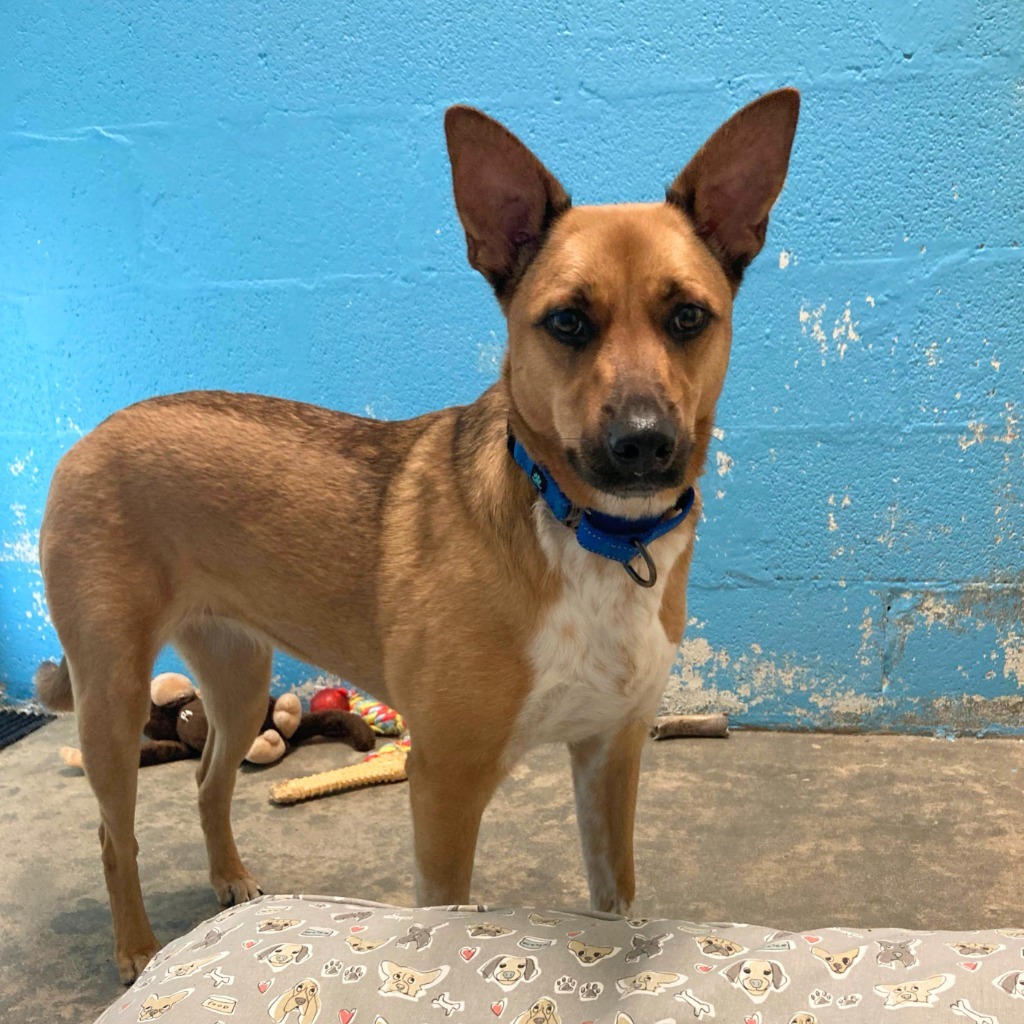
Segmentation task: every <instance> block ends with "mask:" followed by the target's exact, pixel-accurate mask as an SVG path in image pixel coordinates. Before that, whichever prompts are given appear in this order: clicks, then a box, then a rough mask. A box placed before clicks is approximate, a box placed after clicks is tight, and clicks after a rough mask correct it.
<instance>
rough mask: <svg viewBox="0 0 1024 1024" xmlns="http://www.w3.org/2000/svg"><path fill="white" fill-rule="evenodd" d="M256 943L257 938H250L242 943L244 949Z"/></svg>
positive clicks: (250, 947)
mask: <svg viewBox="0 0 1024 1024" xmlns="http://www.w3.org/2000/svg"><path fill="white" fill-rule="evenodd" d="M255 945H256V940H255V939H248V940H247V941H245V942H243V943H242V949H252V947H253V946H255Z"/></svg>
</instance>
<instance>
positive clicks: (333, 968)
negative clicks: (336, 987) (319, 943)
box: [320, 960, 345, 978]
mask: <svg viewBox="0 0 1024 1024" xmlns="http://www.w3.org/2000/svg"><path fill="white" fill-rule="evenodd" d="M344 966H345V965H344V964H343V963H342V962H341V961H340V960H328V961H327V963H325V964H324V965H323V967H322V968H321V969H320V976H321V977H322V978H336V977H337V976H338V975H339V974H341V971H342V968H344Z"/></svg>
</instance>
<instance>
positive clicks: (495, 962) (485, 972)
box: [478, 956, 540, 992]
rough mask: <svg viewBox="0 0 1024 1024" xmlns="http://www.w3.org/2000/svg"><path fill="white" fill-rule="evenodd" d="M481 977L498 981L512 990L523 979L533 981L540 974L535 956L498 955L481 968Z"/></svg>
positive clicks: (506, 989)
mask: <svg viewBox="0 0 1024 1024" xmlns="http://www.w3.org/2000/svg"><path fill="white" fill-rule="evenodd" d="M478 973H479V974H480V977H482V978H484V979H485V980H487V981H493V982H496V983H497V984H498V985H500V986H501V987H502V988H503V989H504V990H505V991H506V992H511V991H512V989H514V988H515V987H516V985H518V984H519V982H521V981H533V979H534V978H535V977H537V975H538V974H540V966H539V965H538V963H537V958H536V957H535V956H496V957H494V958H493V959H491V960H488V961H487V963H485V964H484V965H483V967H481V968H480V970H479V972H478Z"/></svg>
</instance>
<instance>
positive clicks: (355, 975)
mask: <svg viewBox="0 0 1024 1024" xmlns="http://www.w3.org/2000/svg"><path fill="white" fill-rule="evenodd" d="M365 973H366V968H365V967H364V966H363V965H362V964H355V965H353V966H352V967H350V968H349V969H348V970H347V971H345V974H344V976H343V977H342V979H341V980H342V982H345V983H347V982H351V981H359V980H360V979H361V978H362V976H363V975H364V974H365Z"/></svg>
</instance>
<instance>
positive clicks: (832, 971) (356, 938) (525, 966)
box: [97, 896, 1024, 1024]
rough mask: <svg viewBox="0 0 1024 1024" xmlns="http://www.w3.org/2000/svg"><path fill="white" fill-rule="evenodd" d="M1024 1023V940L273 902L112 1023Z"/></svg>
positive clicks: (183, 946)
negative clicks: (789, 929)
mask: <svg viewBox="0 0 1024 1024" xmlns="http://www.w3.org/2000/svg"><path fill="white" fill-rule="evenodd" d="M904 1015H905V1016H906V1017H907V1018H908V1019H909V1020H911V1021H912V1022H913V1024H928V1022H930V1021H936V1022H938V1021H943V1022H947V1024H948V1022H949V1021H951V1020H954V1019H958V1018H959V1019H962V1020H964V1021H969V1022H973V1024H1019V1022H1020V1021H1022V1020H1024V929H1018V930H1015V929H1012V928H1011V929H1005V930H1002V931H988V932H959V933H958V932H946V933H927V932H907V931H897V930H888V929H887V930H881V929H874V930H870V929H860V930H857V929H838V928H823V929H815V930H813V931H806V932H781V931H774V930H772V929H771V928H767V927H761V926H757V925H738V924H691V923H689V922H686V921H666V920H656V919H636V918H615V917H611V916H609V915H597V914H578V913H577V914H574V913H561V912H557V911H549V910H547V909H533V908H523V909H513V908H500V907H498V908H485V907H447V908H444V907H442V908H430V909H419V910H409V909H406V908H402V907H392V906H385V905H383V904H375V903H367V902H364V901H359V900H346V899H340V898H334V897H325V896H263V897H260V898H259V899H256V900H253V901H251V902H249V903H245V904H242V905H241V906H238V907H232V908H231V909H229V910H226V911H224V912H223V913H222V914H219V915H218V916H217V917H215V918H213V919H212V920H211V921H207V922H204V923H203V924H201V925H199V926H198V927H196V928H195V929H193V930H192V931H191V932H190V933H189V934H188V935H185V936H183V937H182V938H180V939H177V940H175V941H174V942H172V943H170V944H169V945H168V946H166V947H165V948H164V949H163V950H161V951H160V952H159V953H158V954H157V955H156V956H155V957H154V959H153V960H152V962H151V963H150V964H149V966H148V967H147V968H146V970H145V971H144V972H143V973H142V975H141V976H140V978H139V979H138V981H137V982H136V983H135V985H134V986H133V987H132V988H131V989H130V990H129V991H128V992H127V993H125V994H124V995H122V996H121V997H120V998H119V999H118V1000H117V1001H116V1002H115V1003H114V1004H113V1005H112V1006H111V1007H110V1008H109V1009H108V1010H107V1011H106V1012H105V1013H104V1014H103V1015H102V1016H101V1017H100V1018H99V1020H98V1021H97V1024H100V1022H102V1024H136V1022H138V1024H147V1022H151V1021H160V1022H161V1024H191V1022H203V1024H233V1022H236V1021H237V1022H250V1021H253V1022H254V1021H270V1022H272V1024H335V1022H339V1024H407V1022H414V1024H422V1022H424V1021H436V1022H438V1024H444V1022H450V1024H488V1022H494V1024H651V1022H654V1021H657V1022H659V1024H661V1022H666V1024H668V1022H672V1024H688V1022H691V1021H693V1022H697V1024H702V1022H705V1021H712V1020H713V1021H715V1022H716V1024H717V1022H718V1021H724V1022H736V1024H834V1022H836V1021H839V1022H840V1024H879V1022H880V1021H882V1022H884V1021H886V1020H888V1019H889V1018H890V1016H892V1019H893V1020H895V1021H896V1022H897V1024H898V1022H899V1021H900V1020H901V1019H902V1018H903V1016H904Z"/></svg>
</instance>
